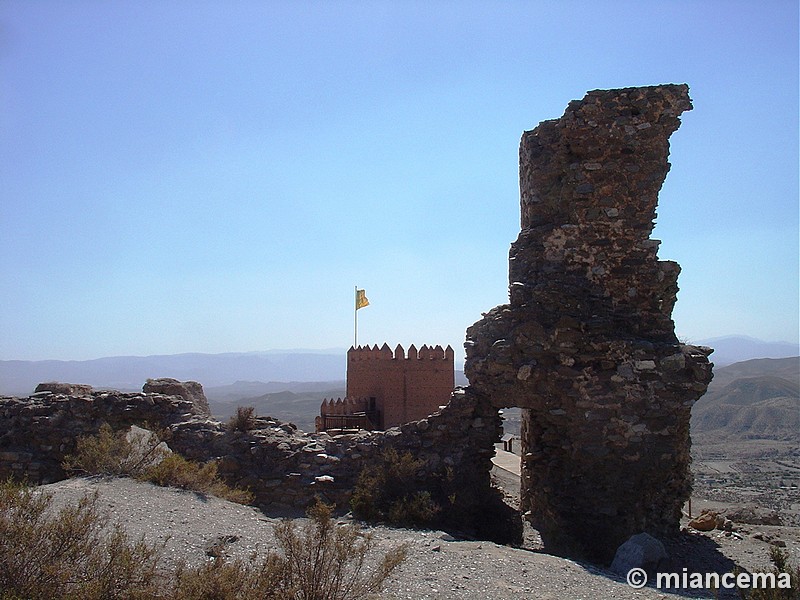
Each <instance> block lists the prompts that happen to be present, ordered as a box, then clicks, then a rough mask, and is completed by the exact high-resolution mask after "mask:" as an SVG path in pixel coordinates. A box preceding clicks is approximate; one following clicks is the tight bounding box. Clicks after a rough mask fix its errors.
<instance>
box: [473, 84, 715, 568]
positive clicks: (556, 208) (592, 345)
mask: <svg viewBox="0 0 800 600" xmlns="http://www.w3.org/2000/svg"><path fill="white" fill-rule="evenodd" d="M691 108H692V105H691V101H690V98H689V94H688V86H686V85H662V86H654V87H641V88H626V89H617V90H607V91H601V90H598V91H592V92H589V93H588V94H587V95H586V97H585V98H584V99H583V100H580V101H573V102H571V103H570V104H569V106H568V107H567V110H566V112H565V114H564V116H563V117H561V118H560V119H557V120H551V121H544V122H542V123H541V124H540V125H539V126H538V127H536V128H535V129H534V130H532V131H527V132H525V133H524V134H523V136H522V141H521V143H520V165H519V172H520V209H521V231H520V234H519V237H518V238H517V240H516V241H515V242H514V243H513V244H512V246H511V251H510V256H509V286H510V287H509V296H510V303H509V304H506V305H503V306H498V307H496V308H494V309H492V310H491V311H489V312H488V313H487V314H485V316H484V318H483V319H482V320H480V321H479V322H477V323H475V324H474V325H473V326H472V327H470V328H469V329H468V330H467V342H466V348H467V358H466V364H465V372H466V375H467V377H468V378H469V381H470V388H471V389H473V390H474V392H475V393H477V394H479V395H480V396H484V397H486V398H489V399H490V401H491V403H492V404H493V405H494V406H495V407H497V408H503V407H512V406H516V407H520V408H522V409H523V410H522V432H521V438H522V454H523V458H522V494H521V495H522V497H521V506H522V510H523V511H525V514H526V517H527V518H528V519H529V520H530V521H531V523H532V524H533V525H534V527H535V528H536V529H538V530H539V532H540V533H541V535H542V539H543V541H544V544H545V547H546V549H548V550H549V551H551V552H554V553H557V554H563V555H569V556H577V557H585V558H589V559H591V560H596V561H601V562H607V561H609V560H610V559H611V557H613V554H614V551H615V550H616V548H617V547H618V546H619V545H620V544H621V543H622V542H624V541H625V540H626V539H627V538H628V537H629V536H631V535H632V534H635V533H639V532H642V531H646V532H650V533H652V534H655V535H668V534H672V533H676V532H677V530H678V526H679V521H680V515H681V508H682V505H683V504H684V502H685V501H686V500H687V499H688V497H689V493H690V490H691V474H690V471H689V462H690V455H689V448H690V439H689V416H690V410H691V407H692V404H693V403H694V402H695V401H696V400H697V399H698V398H699V397H700V396H701V395H702V394H703V393H704V392H705V390H706V387H707V386H708V383H709V382H710V380H711V364H710V363H709V361H708V358H707V357H708V355H709V354H710V353H711V349H710V348H699V347H693V346H687V345H682V344H680V343H679V342H678V339H677V338H676V336H675V332H674V324H673V322H672V318H671V314H672V308H673V305H674V304H675V300H676V294H677V291H678V287H677V277H678V273H679V271H680V268H679V266H678V265H677V264H676V263H674V262H672V261H660V260H658V257H657V249H658V245H659V241H658V240H653V239H650V233H651V232H652V229H653V226H654V219H655V217H656V212H655V211H656V203H657V200H658V192H659V190H660V189H661V186H662V184H663V182H664V179H665V177H666V175H667V172H668V170H669V167H670V165H669V163H668V162H667V157H668V154H669V137H670V135H671V134H672V133H673V132H674V131H675V130H677V129H678V127H679V125H680V121H679V119H678V117H679V115H680V114H681V113H682V112H684V111H687V110H690V109H691Z"/></svg>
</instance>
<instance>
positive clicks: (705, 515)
mask: <svg viewBox="0 0 800 600" xmlns="http://www.w3.org/2000/svg"><path fill="white" fill-rule="evenodd" d="M718 517H719V515H718V514H717V513H715V512H714V511H710V510H704V511H703V512H701V513H700V514H699V515H698V516H696V517H695V518H694V519H692V520H691V521H689V527H691V528H692V529H696V530H697V531H713V530H714V529H716V528H717V521H718Z"/></svg>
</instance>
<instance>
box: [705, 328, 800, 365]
mask: <svg viewBox="0 0 800 600" xmlns="http://www.w3.org/2000/svg"><path fill="white" fill-rule="evenodd" d="M689 343H691V344H696V345H698V346H710V347H712V348H714V354H712V355H711V360H712V361H713V362H714V364H715V365H717V366H719V367H724V366H726V365H730V364H733V363H737V362H742V361H745V360H749V359H751V358H787V357H792V356H798V355H800V344H792V343H789V342H765V341H763V340H757V339H755V338H751V337H748V336H745V335H726V336H723V337H716V338H710V339H706V340H700V341H697V342H694V341H691V342H689Z"/></svg>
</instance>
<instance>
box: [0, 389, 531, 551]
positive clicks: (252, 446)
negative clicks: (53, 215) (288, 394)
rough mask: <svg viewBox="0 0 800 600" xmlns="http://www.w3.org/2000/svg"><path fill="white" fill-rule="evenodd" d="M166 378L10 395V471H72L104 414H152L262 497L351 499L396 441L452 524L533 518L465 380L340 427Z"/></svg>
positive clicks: (2, 400) (342, 503) (262, 501)
mask: <svg viewBox="0 0 800 600" xmlns="http://www.w3.org/2000/svg"><path fill="white" fill-rule="evenodd" d="M158 381H160V382H161V383H160V384H159V385H157V386H153V385H150V384H146V386H145V387H146V388H147V389H148V390H149V391H143V392H139V393H122V392H116V391H99V390H92V389H91V387H89V386H80V385H77V386H76V385H70V384H45V385H43V386H40V387H39V388H37V392H36V393H34V394H33V395H32V396H30V397H29V398H10V397H0V478H7V477H9V476H11V477H14V478H15V479H27V480H28V481H30V482H31V483H37V484H38V483H50V482H53V481H58V480H61V479H64V478H65V477H66V474H65V473H64V471H63V470H62V469H61V463H62V461H63V459H64V456H65V455H67V454H70V453H72V452H74V451H75V448H76V443H77V439H78V437H80V436H88V435H95V434H96V433H97V432H98V431H99V429H100V427H101V425H103V424H104V423H108V424H109V425H111V427H112V428H113V429H115V430H119V429H123V428H127V427H129V426H131V425H140V426H144V427H148V428H150V429H155V430H159V429H166V430H167V431H168V435H169V438H168V444H169V446H170V447H171V448H172V449H173V450H175V451H177V452H179V453H180V454H182V455H183V456H185V457H186V458H189V459H190V460H195V461H200V462H206V461H209V460H215V461H216V462H217V465H218V472H219V474H220V476H221V477H222V478H223V479H224V480H225V481H226V482H227V483H229V484H230V485H235V486H238V487H242V488H249V489H250V490H251V491H252V492H253V493H254V495H255V504H256V505H258V506H261V507H270V506H278V507H285V506H288V507H295V508H301V509H302V508H305V507H306V506H308V505H309V503H311V502H312V501H313V499H314V498H315V497H316V496H319V497H320V498H322V499H323V500H325V501H327V502H331V503H334V504H336V505H337V506H338V507H339V508H343V509H345V510H346V509H347V508H348V506H349V505H348V503H349V499H350V496H351V495H352V492H353V489H354V488H355V485H356V482H357V480H358V476H359V473H360V472H361V470H362V469H363V467H364V466H365V465H367V464H375V463H376V462H379V460H380V457H381V455H382V453H384V451H386V450H388V449H394V450H396V451H397V452H398V453H399V454H404V453H406V452H410V453H412V455H413V456H414V457H415V458H416V459H418V460H420V461H421V463H422V465H423V467H422V468H421V469H420V471H419V472H418V473H417V474H416V476H417V478H418V479H419V480H420V481H422V482H423V486H424V488H425V489H428V490H430V491H431V494H432V498H433V499H434V501H436V502H438V503H439V504H440V505H441V506H443V507H445V511H444V512H445V514H444V519H443V520H444V522H445V523H447V524H449V525H451V526H452V527H453V528H455V529H457V530H459V531H462V532H465V533H467V534H469V535H476V536H479V537H482V538H484V539H494V540H495V541H498V542H512V541H519V536H520V534H521V525H519V524H518V523H516V522H514V519H513V518H509V514H508V511H503V510H502V507H501V496H500V494H498V492H497V490H494V489H492V488H491V482H490V476H489V472H490V470H491V466H492V463H491V458H492V455H493V453H494V446H493V442H494V440H495V439H498V438H499V436H500V431H501V421H500V418H499V417H498V415H497V410H496V409H494V408H493V407H492V406H491V405H489V404H488V403H487V402H485V401H480V400H479V399H477V398H476V397H475V396H474V395H473V394H471V393H470V392H469V391H468V390H456V391H455V392H453V393H452V394H451V397H450V401H449V402H448V403H447V406H446V407H445V408H444V409H443V410H441V411H437V412H435V413H434V414H431V415H429V416H428V417H427V418H424V419H420V420H418V421H413V422H410V423H405V424H403V425H402V427H399V428H392V429H389V430H387V431H374V432H368V431H360V432H358V433H352V434H347V435H337V436H331V435H328V434H327V433H324V432H323V433H318V434H307V433H304V432H302V431H299V430H298V429H297V428H296V427H295V426H294V425H292V424H290V423H281V422H280V421H277V420H275V419H272V418H269V417H257V419H256V423H255V427H254V428H253V429H252V430H251V431H247V432H241V431H229V429H228V428H227V427H226V424H224V423H221V422H219V421H217V420H215V419H213V418H211V417H210V416H209V414H208V411H207V409H206V408H204V407H206V406H207V402H206V400H205V396H204V395H203V394H202V387H200V385H199V384H197V383H194V382H184V383H181V382H177V381H174V380H168V379H165V380H158ZM156 390H158V391H156ZM453 476H454V479H451V480H450V481H449V482H448V486H449V487H447V488H445V486H444V482H445V481H446V480H447V479H448V477H453ZM452 489H456V490H458V491H457V493H456V497H455V498H451V497H450V494H451V493H452ZM498 507H499V508H498ZM492 514H501V515H503V517H504V518H505V519H506V525H505V529H504V528H503V527H500V526H498V523H497V522H496V521H495V522H493V523H491V527H488V528H484V529H481V527H483V525H482V523H484V522H485V521H486V520H485V518H484V516H485V515H492Z"/></svg>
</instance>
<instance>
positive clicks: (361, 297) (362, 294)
mask: <svg viewBox="0 0 800 600" xmlns="http://www.w3.org/2000/svg"><path fill="white" fill-rule="evenodd" d="M365 306H369V300H367V292H366V291H365V290H359V289H356V310H358V309H359V308H364V307H365Z"/></svg>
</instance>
